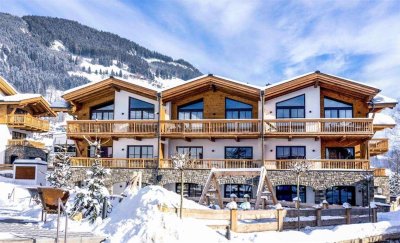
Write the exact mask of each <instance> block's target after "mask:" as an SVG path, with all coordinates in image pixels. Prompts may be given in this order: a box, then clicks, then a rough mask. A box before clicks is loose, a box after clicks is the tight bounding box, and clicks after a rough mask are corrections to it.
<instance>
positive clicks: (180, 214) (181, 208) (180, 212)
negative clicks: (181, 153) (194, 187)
mask: <svg viewBox="0 0 400 243" xmlns="http://www.w3.org/2000/svg"><path fill="white" fill-rule="evenodd" d="M183 184H184V183H183V170H181V207H180V210H179V216H180V217H181V219H182V210H183Z"/></svg>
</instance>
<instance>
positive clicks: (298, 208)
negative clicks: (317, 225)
mask: <svg viewBox="0 0 400 243" xmlns="http://www.w3.org/2000/svg"><path fill="white" fill-rule="evenodd" d="M296 207H297V230H300V173H299V174H297V202H296Z"/></svg>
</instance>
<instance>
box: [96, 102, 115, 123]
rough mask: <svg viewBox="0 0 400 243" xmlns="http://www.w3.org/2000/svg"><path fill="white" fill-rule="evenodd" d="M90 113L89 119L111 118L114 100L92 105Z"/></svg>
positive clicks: (112, 116)
mask: <svg viewBox="0 0 400 243" xmlns="http://www.w3.org/2000/svg"><path fill="white" fill-rule="evenodd" d="M90 114H91V115H90V119H91V120H113V119H114V102H112V103H105V104H101V105H98V106H94V107H92V109H91V111H90Z"/></svg>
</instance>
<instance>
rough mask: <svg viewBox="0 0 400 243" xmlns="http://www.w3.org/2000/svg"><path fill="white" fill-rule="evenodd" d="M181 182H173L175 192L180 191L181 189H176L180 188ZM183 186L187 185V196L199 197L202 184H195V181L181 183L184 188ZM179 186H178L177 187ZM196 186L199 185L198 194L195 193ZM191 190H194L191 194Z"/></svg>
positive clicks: (202, 187)
mask: <svg viewBox="0 0 400 243" xmlns="http://www.w3.org/2000/svg"><path fill="white" fill-rule="evenodd" d="M180 186H181V183H175V192H176V193H178V194H179V193H180V192H181V191H180V190H179V191H178V189H180ZM185 186H187V197H201V193H202V192H203V189H204V186H203V185H201V184H197V183H183V188H184V189H185ZM178 187H179V188H178ZM196 187H200V189H201V190H200V194H196ZM183 192H185V190H183ZM192 192H194V194H195V195H191V194H192Z"/></svg>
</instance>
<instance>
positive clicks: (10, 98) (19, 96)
mask: <svg viewBox="0 0 400 243" xmlns="http://www.w3.org/2000/svg"><path fill="white" fill-rule="evenodd" d="M39 97H41V95H40V94H15V95H9V96H3V97H0V101H4V102H19V101H23V100H28V99H33V98H39Z"/></svg>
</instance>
